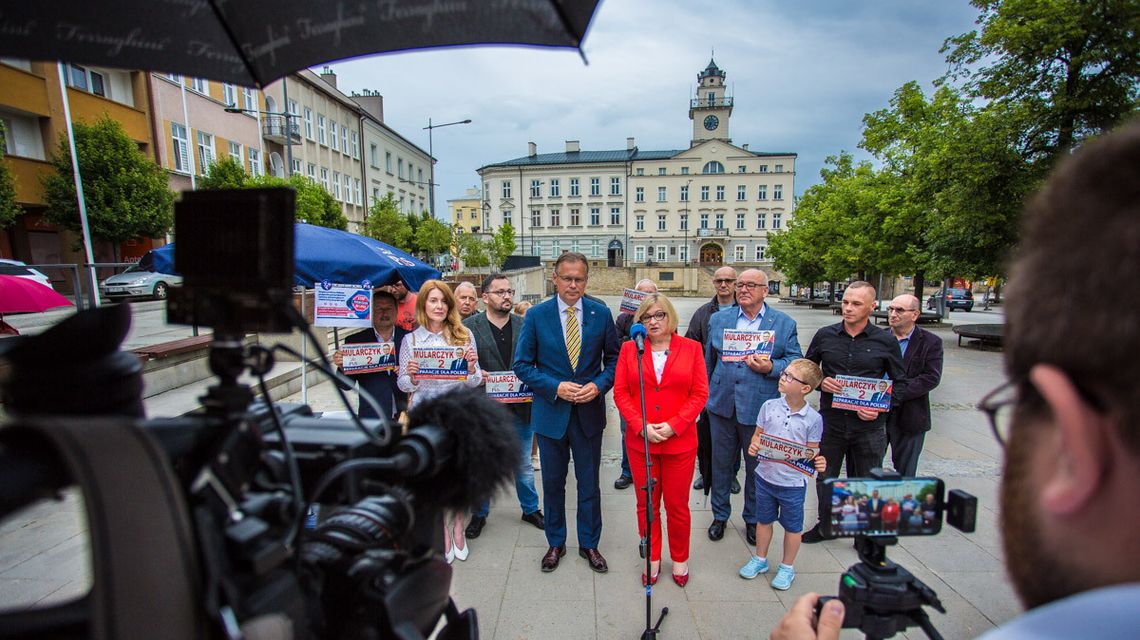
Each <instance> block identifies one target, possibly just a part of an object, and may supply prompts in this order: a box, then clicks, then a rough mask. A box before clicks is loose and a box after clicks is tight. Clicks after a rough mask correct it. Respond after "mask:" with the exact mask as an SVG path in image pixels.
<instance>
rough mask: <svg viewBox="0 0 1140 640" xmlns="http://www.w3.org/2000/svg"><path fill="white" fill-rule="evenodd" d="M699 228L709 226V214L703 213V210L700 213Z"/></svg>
mask: <svg viewBox="0 0 1140 640" xmlns="http://www.w3.org/2000/svg"><path fill="white" fill-rule="evenodd" d="M701 228H702V229H708V228H709V214H707V213H703V212H702V213H701Z"/></svg>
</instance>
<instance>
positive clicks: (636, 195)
mask: <svg viewBox="0 0 1140 640" xmlns="http://www.w3.org/2000/svg"><path fill="white" fill-rule="evenodd" d="M633 201H634V202H645V187H637V188H635V189H634V190H633Z"/></svg>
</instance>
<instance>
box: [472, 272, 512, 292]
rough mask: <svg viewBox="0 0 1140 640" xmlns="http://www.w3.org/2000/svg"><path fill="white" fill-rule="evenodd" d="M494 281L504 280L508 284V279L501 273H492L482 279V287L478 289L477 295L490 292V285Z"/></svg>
mask: <svg viewBox="0 0 1140 640" xmlns="http://www.w3.org/2000/svg"><path fill="white" fill-rule="evenodd" d="M495 280H506V281H508V282H510V280H511V279H510V278H508V277H507V276H505V275H504V274H501V273H492V274H491V275H489V276H487V277H486V278H483V285H482V286H481V287H479V293H488V292H490V291H491V283H492V282H494V281H495Z"/></svg>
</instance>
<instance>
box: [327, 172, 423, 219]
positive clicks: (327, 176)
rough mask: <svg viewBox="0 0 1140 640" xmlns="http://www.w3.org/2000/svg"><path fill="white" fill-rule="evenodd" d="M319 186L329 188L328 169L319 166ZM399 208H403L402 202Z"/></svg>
mask: <svg viewBox="0 0 1140 640" xmlns="http://www.w3.org/2000/svg"><path fill="white" fill-rule="evenodd" d="M321 186H322V187H324V189H325V191H328V190H329V170H328V169H326V168H324V167H321ZM400 208H401V209H403V206H402V203H401V207H400Z"/></svg>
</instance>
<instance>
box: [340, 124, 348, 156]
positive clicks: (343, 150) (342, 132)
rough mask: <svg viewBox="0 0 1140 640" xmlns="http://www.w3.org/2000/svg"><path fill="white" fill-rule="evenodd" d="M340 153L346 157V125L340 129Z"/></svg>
mask: <svg viewBox="0 0 1140 640" xmlns="http://www.w3.org/2000/svg"><path fill="white" fill-rule="evenodd" d="M340 151H341V153H343V154H345V155H348V125H344V126H343V127H341V128H340Z"/></svg>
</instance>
